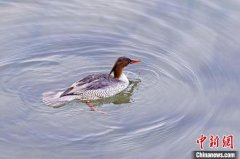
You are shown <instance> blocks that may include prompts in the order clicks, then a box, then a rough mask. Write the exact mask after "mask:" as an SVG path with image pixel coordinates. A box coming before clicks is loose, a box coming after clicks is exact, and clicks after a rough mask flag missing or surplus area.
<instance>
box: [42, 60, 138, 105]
mask: <svg viewBox="0 0 240 159" xmlns="http://www.w3.org/2000/svg"><path fill="white" fill-rule="evenodd" d="M139 62H141V61H140V60H131V59H129V58H127V57H119V58H118V59H117V61H116V62H115V64H114V65H113V67H112V70H111V71H110V73H98V74H92V75H88V76H87V77H85V78H83V79H81V80H79V81H77V82H75V83H73V84H72V85H71V86H70V87H69V88H68V89H66V90H65V91H64V92H57V93H55V92H45V93H43V102H44V103H45V104H46V105H49V106H52V107H59V106H61V105H63V104H65V103H66V102H68V101H72V100H74V99H78V100H81V101H86V104H87V105H88V106H89V107H90V108H91V110H95V109H94V106H93V105H92V104H91V103H90V101H91V100H96V99H102V98H107V97H111V96H114V95H116V94H118V93H120V92H122V91H123V90H124V89H126V88H127V87H128V85H129V80H128V78H127V77H126V75H125V74H124V73H123V69H124V67H126V66H128V64H134V63H139ZM112 73H113V74H112Z"/></svg>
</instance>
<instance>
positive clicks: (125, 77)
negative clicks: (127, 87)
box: [119, 73, 129, 83]
mask: <svg viewBox="0 0 240 159" xmlns="http://www.w3.org/2000/svg"><path fill="white" fill-rule="evenodd" d="M119 80H120V81H123V82H126V83H128V82H129V80H128V78H127V76H126V75H125V74H124V73H122V74H121V76H120V77H119Z"/></svg>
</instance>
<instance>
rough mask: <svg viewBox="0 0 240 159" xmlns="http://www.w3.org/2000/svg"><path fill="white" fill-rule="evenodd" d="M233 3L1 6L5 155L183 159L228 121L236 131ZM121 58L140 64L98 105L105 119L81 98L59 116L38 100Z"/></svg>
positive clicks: (95, 0) (1, 142)
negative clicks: (126, 81) (120, 87)
mask: <svg viewBox="0 0 240 159" xmlns="http://www.w3.org/2000/svg"><path fill="white" fill-rule="evenodd" d="M234 4H236V5H238V6H239V3H238V2H237V1H231V2H230V1H229V2H216V1H212V2H209V1H205V0H203V1H198V2H194V1H184V2H178V1H161V0H151V1H142V0H133V1H125V0H123V1H117V0H116V1H110V0H92V1H68V2H65V1H55V0H54V1H41V2H34V1H26V2H20V1H6V2H0V16H1V17H2V18H1V20H0V25H1V27H0V33H1V36H0V42H1V46H0V51H1V54H0V58H1V60H0V74H1V78H0V82H1V85H0V99H1V101H0V105H1V108H0V111H1V113H2V115H1V117H0V128H1V133H0V134H1V135H0V148H1V149H2V150H4V152H3V153H2V154H1V155H0V158H2V157H3V158H4V157H6V158H9V156H10V154H12V152H13V151H15V152H16V153H15V155H16V156H13V158H16V157H17V156H19V155H23V154H26V153H27V154H29V155H27V156H26V158H40V156H43V157H45V158H59V157H60V156H61V157H60V158H64V157H65V158H66V157H69V156H70V158H74V157H76V156H77V157H82V158H93V157H97V158H131V157H132V158H159V154H161V156H162V158H165V156H168V155H170V154H172V155H173V156H175V155H176V154H177V153H179V152H180V151H181V152H182V153H181V154H179V156H178V157H180V158H186V156H185V155H184V154H190V152H191V151H193V150H195V149H197V145H195V139H196V138H197V137H198V136H199V134H200V133H203V132H204V131H205V129H207V130H209V131H210V132H212V133H219V130H221V128H222V127H220V126H219V127H218V126H216V125H217V122H218V121H222V122H223V120H222V119H220V118H221V116H224V117H226V118H227V117H228V119H229V120H230V121H229V122H228V123H226V124H224V125H225V127H227V128H229V130H233V131H230V132H229V131H228V130H226V131H224V132H226V133H235V131H237V130H236V129H233V128H232V127H231V126H229V125H234V126H236V125H237V122H236V121H239V120H237V117H236V118H235V116H237V115H236V114H235V113H238V112H239V111H238V110H236V109H238V108H237V107H236V105H237V104H239V103H240V102H239V100H238V99H237V97H236V95H237V94H238V93H239V90H238V89H236V88H237V87H238V86H239V84H238V83H239V79H240V78H239V73H238V69H239V67H238V66H236V64H237V63H238V62H237V60H236V59H238V58H239V56H238V50H239V45H237V44H238V43H239V42H240V41H239V39H238V38H237V37H236V34H237V33H235V32H234V31H232V30H235V31H236V29H237V27H236V26H239V24H240V21H239V20H237V19H236V15H240V13H239V11H238V9H237V7H234V6H235V5H234ZM220 45H221V46H220ZM119 56H127V57H130V58H136V59H140V60H141V61H143V62H142V64H140V65H136V66H129V67H128V68H126V70H125V72H126V74H127V76H128V77H129V79H130V81H131V83H130V86H129V87H128V89H127V90H126V91H124V92H122V93H120V94H119V95H117V96H116V97H113V98H111V99H110V100H105V101H100V102H98V103H97V105H98V107H99V109H101V110H103V111H105V112H107V113H108V115H102V114H97V113H94V112H90V111H88V108H87V107H86V106H85V105H84V104H83V103H80V102H77V101H75V102H71V103H69V104H67V105H66V106H64V107H61V108H58V109H53V108H50V107H48V106H46V105H44V104H43V103H42V102H41V98H42V97H41V94H42V93H43V92H45V91H48V90H55V91H59V90H63V89H65V88H66V87H68V86H69V85H71V84H72V83H73V82H74V81H77V80H79V79H81V78H83V77H84V76H86V75H89V74H91V73H95V72H109V71H110V69H111V67H112V65H113V63H114V61H115V60H116V58H118V57H119ZM235 66H236V67H235ZM231 91H232V92H233V93H231ZM225 99H229V100H230V101H234V102H233V103H231V102H230V101H226V100H225ZM231 99H232V100H231ZM227 105H229V106H230V108H226V106H227ZM234 112H235V113H234ZM229 114H232V116H231V115H229ZM211 126H212V127H213V128H212V127H211ZM212 129H213V130H212ZM211 130H212V131H211ZM220 132H221V131H220ZM238 136H239V135H238ZM10 145H11V147H12V148H10V149H6V147H9V146H10ZM182 145H184V146H182ZM176 147H177V149H176ZM193 148H194V149H193ZM126 153H127V155H126ZM167 158H169V157H167ZM173 158H174V157H173Z"/></svg>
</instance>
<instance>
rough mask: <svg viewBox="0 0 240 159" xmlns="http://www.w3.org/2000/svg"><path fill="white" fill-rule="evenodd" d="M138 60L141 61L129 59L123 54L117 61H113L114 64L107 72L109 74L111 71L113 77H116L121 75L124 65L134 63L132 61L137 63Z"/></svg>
mask: <svg viewBox="0 0 240 159" xmlns="http://www.w3.org/2000/svg"><path fill="white" fill-rule="evenodd" d="M139 62H141V61H140V60H131V59H129V58H127V57H124V56H123V57H119V58H118V59H117V61H116V62H115V64H114V65H113V68H112V70H111V72H110V73H109V76H110V74H111V73H112V72H113V73H114V78H115V79H118V78H119V77H120V76H121V74H122V72H123V69H124V67H126V66H127V65H129V64H134V63H139Z"/></svg>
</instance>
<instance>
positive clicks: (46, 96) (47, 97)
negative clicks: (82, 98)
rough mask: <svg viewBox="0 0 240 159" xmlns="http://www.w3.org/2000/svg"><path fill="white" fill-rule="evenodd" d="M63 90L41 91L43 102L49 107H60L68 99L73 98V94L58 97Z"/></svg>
mask: <svg viewBox="0 0 240 159" xmlns="http://www.w3.org/2000/svg"><path fill="white" fill-rule="evenodd" d="M62 93H63V92H44V93H43V98H42V100H43V103H44V104H46V105H48V106H50V107H54V108H57V107H61V106H63V105H64V104H66V103H67V102H69V101H72V100H74V99H75V96H64V97H60V96H61V94H62Z"/></svg>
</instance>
